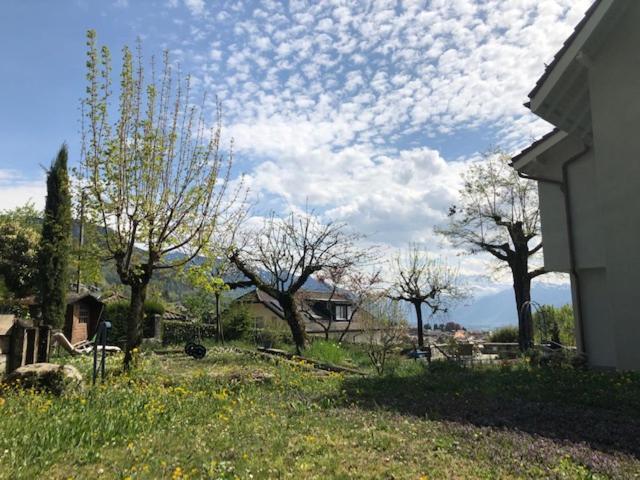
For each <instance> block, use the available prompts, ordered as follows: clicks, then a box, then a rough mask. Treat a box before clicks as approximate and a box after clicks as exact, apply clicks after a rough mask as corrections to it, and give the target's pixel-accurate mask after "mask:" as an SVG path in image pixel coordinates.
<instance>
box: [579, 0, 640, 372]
mask: <svg viewBox="0 0 640 480" xmlns="http://www.w3.org/2000/svg"><path fill="white" fill-rule="evenodd" d="M639 19H640V2H634V3H633V5H632V7H631V8H630V9H629V11H628V12H627V14H626V15H625V16H624V17H623V18H621V19H620V20H619V23H618V25H617V28H616V29H615V30H614V31H613V32H611V33H610V35H609V36H608V38H607V41H606V43H605V45H604V46H603V48H602V49H601V50H600V52H599V54H598V56H597V57H596V58H594V59H593V65H592V67H591V68H590V71H589V88H590V91H591V110H592V115H593V131H594V144H595V156H596V167H595V175H596V177H597V189H596V191H595V192H594V195H597V196H598V201H599V203H600V208H601V212H602V215H601V217H602V220H601V221H602V232H603V237H604V244H605V248H604V251H605V262H606V278H607V282H606V289H605V290H604V291H603V292H601V294H600V295H601V296H602V297H606V299H607V300H608V302H609V304H610V305H611V317H610V318H603V319H602V321H604V322H606V323H607V324H608V325H609V327H610V328H611V329H612V331H613V334H614V342H615V345H616V352H617V366H618V367H619V368H622V369H626V368H635V369H640V298H639V296H638V288H639V286H640V248H639V245H640V49H639V48H638V46H639V45H640V28H638V21H639ZM603 300H604V298H603Z"/></svg>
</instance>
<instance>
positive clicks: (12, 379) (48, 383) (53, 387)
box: [3, 363, 84, 395]
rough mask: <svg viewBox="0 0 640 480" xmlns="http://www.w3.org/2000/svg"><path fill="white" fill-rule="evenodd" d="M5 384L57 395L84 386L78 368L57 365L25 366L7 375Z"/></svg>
mask: <svg viewBox="0 0 640 480" xmlns="http://www.w3.org/2000/svg"><path fill="white" fill-rule="evenodd" d="M3 383H5V384H6V385H8V386H20V387H22V388H35V389H37V390H46V391H48V392H51V393H53V394H56V395H61V394H62V393H63V392H65V391H67V390H70V389H76V388H82V387H83V386H84V381H83V378H82V374H81V373H80V371H79V370H78V369H77V368H76V367H74V366H73V365H58V364H56V363H32V364H30V365H24V366H22V367H20V368H17V369H16V370H14V371H13V372H11V373H10V374H9V375H7V376H6V378H5V379H4V381H3Z"/></svg>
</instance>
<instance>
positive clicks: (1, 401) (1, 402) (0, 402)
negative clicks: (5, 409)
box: [0, 397, 5, 407]
mask: <svg viewBox="0 0 640 480" xmlns="http://www.w3.org/2000/svg"><path fill="white" fill-rule="evenodd" d="M4 402H5V399H4V398H2V397H0V407H1V406H3V405H4Z"/></svg>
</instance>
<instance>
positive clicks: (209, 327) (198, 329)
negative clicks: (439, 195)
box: [162, 320, 216, 345]
mask: <svg viewBox="0 0 640 480" xmlns="http://www.w3.org/2000/svg"><path fill="white" fill-rule="evenodd" d="M215 336H216V326H215V325H213V324H210V323H200V322H183V321H179V320H165V321H164V322H162V344H163V345H172V344H180V343H186V342H193V341H197V340H198V339H208V338H215Z"/></svg>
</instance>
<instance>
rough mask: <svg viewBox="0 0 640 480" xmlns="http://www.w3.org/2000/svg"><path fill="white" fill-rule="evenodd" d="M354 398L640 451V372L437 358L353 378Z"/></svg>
mask: <svg viewBox="0 0 640 480" xmlns="http://www.w3.org/2000/svg"><path fill="white" fill-rule="evenodd" d="M344 389H345V391H346V395H347V399H348V401H349V402H355V403H357V404H359V405H360V406H361V407H364V408H380V407H382V408H385V409H388V410H391V411H397V412H399V413H402V414H410V415H415V416H417V417H421V418H425V417H426V418H429V419H433V420H446V421H453V422H458V423H464V424H473V425H476V426H483V427H498V428H503V429H511V430H518V431H523V432H527V433H530V434H534V435H539V436H543V437H547V438H551V439H554V440H563V441H570V442H573V443H583V444H587V445H589V446H590V447H592V448H595V449H597V450H600V451H604V452H609V453H616V452H618V453H623V454H628V455H631V456H633V457H635V458H636V459H640V375H638V374H609V373H600V372H589V371H576V370H569V369H532V370H530V369H524V368H523V369H513V368H498V367H492V368H466V369H465V368H461V367H456V366H452V365H434V366H432V368H430V369H425V370H424V371H421V372H419V371H416V372H415V373H413V374H410V375H401V376H385V377H366V378H347V379H345V385H344Z"/></svg>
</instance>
